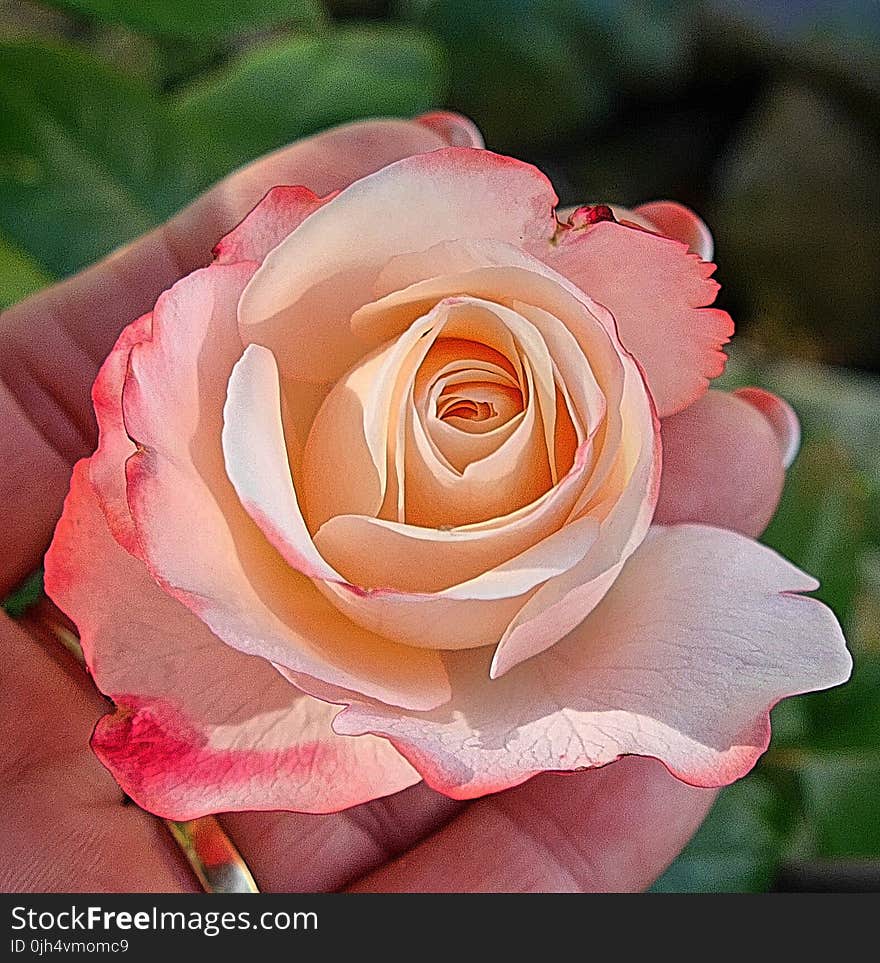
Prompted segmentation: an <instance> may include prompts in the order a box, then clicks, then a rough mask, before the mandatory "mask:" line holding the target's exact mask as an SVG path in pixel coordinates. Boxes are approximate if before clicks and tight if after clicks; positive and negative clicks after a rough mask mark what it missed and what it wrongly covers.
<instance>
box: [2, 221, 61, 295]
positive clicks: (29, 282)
mask: <svg viewBox="0 0 880 963" xmlns="http://www.w3.org/2000/svg"><path fill="white" fill-rule="evenodd" d="M51 281H52V276H51V274H49V273H48V272H47V271H45V270H44V269H43V268H42V267H40V265H39V264H38V263H37V262H36V261H35V260H34V259H33V258H32V257H29V256H28V255H27V254H25V253H24V251H21V250H19V249H18V248H17V247H15V246H14V245H13V244H11V243H10V242H9V241H7V240H6V238H5V237H3V236H2V235H0V308H8V307H9V305H10V304H15V302H16V301H21V300H22V298H26V297H27V296H28V295H29V294H33V293H34V291H38V290H39V289H40V288H42V287H45V286H46V285H47V284H49V283H50V282H51Z"/></svg>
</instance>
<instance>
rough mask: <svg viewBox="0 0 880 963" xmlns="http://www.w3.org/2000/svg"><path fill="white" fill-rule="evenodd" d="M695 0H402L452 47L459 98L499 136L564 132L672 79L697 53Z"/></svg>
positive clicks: (513, 144)
mask: <svg viewBox="0 0 880 963" xmlns="http://www.w3.org/2000/svg"><path fill="white" fill-rule="evenodd" d="M692 8H693V3H692V2H690V0H673V2H660V0H482V2H480V3H473V2H472V0H398V3H397V9H398V11H399V12H400V13H401V15H403V16H404V17H407V18H409V19H411V20H412V21H414V22H415V23H417V24H419V25H420V26H424V27H426V28H427V29H430V30H432V31H434V32H435V33H436V35H437V36H438V37H439V38H440V39H441V40H442V41H443V43H444V44H445V45H446V47H447V50H448V51H449V60H450V65H451V70H452V77H453V93H452V98H451V103H452V105H453V106H455V108H456V109H459V110H463V111H464V112H465V113H467V114H469V115H470V116H472V117H473V119H474V120H475V121H476V122H477V124H478V125H479V126H480V127H481V128H482V129H483V130H484V132H485V134H486V137H487V140H488V142H489V143H490V144H492V145H493V146H495V147H499V148H506V149H515V148H519V147H522V146H524V145H534V144H538V143H542V142H545V141H550V140H553V141H558V140H559V139H560V137H563V136H565V135H566V134H571V133H573V132H575V131H581V130H586V129H589V128H590V127H593V126H595V125H596V124H597V122H599V121H601V120H603V119H604V118H605V117H606V115H607V114H608V112H609V110H610V109H611V107H612V106H613V103H614V100H615V98H616V96H617V95H618V94H621V93H624V92H627V91H643V90H645V89H656V88H657V87H662V88H663V89H664V91H665V92H666V93H667V94H668V92H669V90H670V89H671V87H672V86H673V85H675V84H677V83H678V82H679V81H680V80H682V79H683V78H684V77H685V76H687V74H688V72H689V70H690V66H691V60H692V53H691V46H692V36H691V23H692V16H691V13H692Z"/></svg>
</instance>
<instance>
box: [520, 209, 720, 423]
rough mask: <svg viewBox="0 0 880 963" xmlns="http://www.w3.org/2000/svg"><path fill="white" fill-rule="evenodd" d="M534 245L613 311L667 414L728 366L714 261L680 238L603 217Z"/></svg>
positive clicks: (700, 391)
mask: <svg viewBox="0 0 880 963" xmlns="http://www.w3.org/2000/svg"><path fill="white" fill-rule="evenodd" d="M530 250H532V251H533V253H537V254H538V255H539V256H540V257H541V258H542V259H543V260H544V261H546V262H547V264H548V265H550V267H552V268H553V269H554V270H556V271H558V272H559V273H561V274H563V275H565V277H567V278H569V279H570V280H571V281H573V282H574V283H575V284H577V286H578V287H579V288H581V289H582V290H583V291H584V292H586V294H588V295H589V296H590V297H591V298H593V299H594V300H596V301H598V302H600V303H601V304H603V305H604V306H605V307H606V308H608V310H609V311H611V313H612V314H613V315H614V319H615V321H616V322H617V327H618V330H619V332H620V337H621V340H622V341H623V343H624V345H625V346H626V347H627V348H628V349H629V350H630V351H631V352H632V353H633V355H634V356H635V357H636V359H637V360H638V361H639V363H640V364H641V365H642V367H643V368H644V370H645V375H646V377H647V380H648V385H649V387H650V388H651V392H652V394H653V395H654V399H655V401H656V403H657V410H658V413H659V414H660V416H661V417H665V416H667V415H671V414H674V413H675V412H677V411H681V410H682V409H683V408H685V407H687V405H689V404H692V403H693V402H694V401H696V399H697V398H699V397H700V396H701V395H702V394H704V393H705V391H706V388H707V386H708V382H709V379H711V378H715V377H717V376H718V375H720V374H721V372H722V371H723V370H724V364H725V362H726V356H725V355H724V352H723V351H722V350H721V347H722V345H724V344H725V343H726V342H727V341H728V340H729V338H730V335H731V334H732V333H733V322H732V321H731V319H730V316H729V315H728V314H727V312H725V311H721V310H719V309H717V308H709V307H707V306H708V305H710V304H711V303H712V302H713V301H714V300H715V294H716V292H717V290H718V284H717V282H715V281H713V280H711V278H710V275H711V274H712V272H713V271H714V265H711V264H706V263H705V262H704V261H701V260H700V259H699V257H697V256H696V255H694V254H689V253H687V250H686V246H685V245H684V244H682V243H681V242H679V241H674V240H671V239H669V238H665V237H659V236H658V235H655V234H651V233H649V232H647V231H643V230H640V229H638V228H631V227H625V226H623V225H622V224H617V223H614V222H612V221H602V222H599V223H597V224H593V225H591V226H589V227H586V228H583V229H580V230H568V231H565V232H564V233H563V235H562V237H561V239H560V240H559V241H558V243H557V244H556V245H555V246H551V245H549V244H547V245H545V246H544V247H543V248H541V247H540V246H537V245H532V246H531V247H530Z"/></svg>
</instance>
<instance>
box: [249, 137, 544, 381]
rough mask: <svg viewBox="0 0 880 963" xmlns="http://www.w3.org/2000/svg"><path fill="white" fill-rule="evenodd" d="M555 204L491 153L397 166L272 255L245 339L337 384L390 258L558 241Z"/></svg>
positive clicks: (356, 350) (355, 188)
mask: <svg viewBox="0 0 880 963" xmlns="http://www.w3.org/2000/svg"><path fill="white" fill-rule="evenodd" d="M555 204H556V195H555V194H554V193H553V188H552V186H551V185H550V183H549V181H548V180H547V179H546V177H544V175H543V174H541V173H540V172H539V171H538V170H537V169H536V168H534V167H531V166H530V165H528V164H523V163H521V162H520V161H515V160H512V159H511V158H508V157H502V156H500V155H497V154H492V153H490V152H489V151H485V150H475V149H472V148H455V147H453V148H447V149H444V150H437V151H432V152H430V153H427V154H421V155H417V156H415V157H410V158H407V159H405V160H402V161H399V162H397V163H395V164H390V165H389V166H387V167H385V168H384V169H383V170H381V171H379V172H378V173H376V174H373V175H371V176H369V177H365V178H363V179H362V180H360V181H357V182H356V183H354V184H353V185H352V186H351V187H349V188H347V189H346V190H344V191H342V193H340V194H339V196H338V197H336V198H334V200H332V201H331V202H330V203H329V204H326V205H324V206H323V207H322V208H321V209H320V210H318V211H316V212H315V213H314V214H313V215H312V216H311V217H309V218H308V219H307V220H306V221H304V222H303V224H301V225H300V226H299V227H298V228H297V229H296V230H295V231H294V232H293V233H292V234H291V235H290V236H289V237H288V238H287V239H286V240H285V241H284V242H283V243H282V244H280V245H279V246H278V247H277V248H275V249H274V250H273V251H272V252H271V254H270V255H269V256H268V257H267V258H266V260H265V261H264V263H263V265H262V267H261V268H260V270H259V271H258V272H257V274H256V276H255V277H254V279H253V281H252V283H251V284H249V285H248V288H247V290H246V291H245V294H244V296H243V298H242V301H241V306H240V309H239V324H240V327H241V330H242V334H243V336H244V338H245V340H246V341H247V342H252V341H253V342H258V343H260V344H264V345H265V346H266V347H268V348H270V349H271V350H272V353H273V354H274V355H275V357H276V358H277V360H278V364H279V367H280V368H281V371H282V375H283V377H285V378H288V377H292V378H296V379H299V380H304V381H318V382H326V381H332V380H335V379H336V378H338V377H339V375H341V374H342V373H343V372H344V371H346V370H348V368H350V367H351V366H352V364H354V362H355V361H357V360H358V358H359V357H360V356H361V355H362V354H363V348H362V346H361V345H359V344H358V342H357V339H355V338H352V336H351V332H350V330H349V328H348V326H347V321H348V319H349V318H350V317H351V315H352V314H353V312H354V311H355V310H356V309H357V308H358V307H360V306H361V305H362V304H364V303H365V302H367V301H369V300H371V289H372V285H373V283H374V281H375V278H376V276H377V275H378V273H379V272H380V271H381V270H382V268H383V267H384V265H385V264H386V262H387V261H388V260H389V259H390V258H392V257H394V256H395V255H398V254H402V253H405V252H407V251H412V250H421V249H424V248H426V247H429V246H431V245H433V244H436V243H438V242H440V241H445V240H453V239H455V240H468V239H471V238H497V239H500V240H507V241H511V242H514V243H519V242H521V241H522V240H523V239H524V238H532V239H534V240H535V241H536V242H537V241H538V240H539V239H549V237H550V236H551V235H552V233H553V230H554V229H555V223H556V222H555V219H554V218H553V216H552V211H553V208H554V207H555ZM303 338H306V339H307V343H308V344H309V351H302V350H301V346H302V344H303Z"/></svg>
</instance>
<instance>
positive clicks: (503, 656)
mask: <svg viewBox="0 0 880 963" xmlns="http://www.w3.org/2000/svg"><path fill="white" fill-rule="evenodd" d="M644 402H645V395H644V383H643V381H642V380H641V377H640V376H639V375H638V373H637V372H635V373H634V372H633V371H631V370H630V371H628V373H627V377H626V382H625V389H624V397H623V400H622V404H621V412H622V416H623V418H622V420H623V422H624V426H625V427H624V430H623V433H622V437H621V443H620V444H619V446H618V447H617V448H616V450H615V458H614V462H613V466H612V470H611V471H610V472H609V475H608V477H607V478H606V479H605V480H604V484H601V485H599V486H597V487H592V486H590V487H588V489H587V494H588V496H589V497H588V498H586V499H585V500H583V501H581V502H579V503H578V505H577V506H576V507H575V512H576V513H580V514H581V515H583V516H587V517H591V518H594V519H596V520H597V521H599V522H600V529H599V534H598V536H597V538H596V540H595V543H594V546H593V548H592V550H591V551H590V552H589V553H588V554H587V555H586V556H585V557H584V559H583V560H582V561H581V562H579V563H577V564H576V565H574V566H572V567H571V568H570V569H569V570H568V571H567V572H565V573H564V574H562V575H560V576H559V577H558V578H555V579H552V580H551V581H548V582H547V583H546V584H545V585H542V586H541V587H540V588H539V589H538V590H537V591H536V592H535V594H534V595H533V596H532V597H531V598H530V599H529V600H528V601H527V602H526V604H525V605H524V606H523V607H522V609H520V611H519V612H518V613H517V615H516V617H515V618H514V619H513V620H512V621H511V623H510V625H509V626H508V627H507V629H506V631H505V633H504V635H503V636H502V638H501V640H500V642H499V643H498V647H497V649H496V650H495V654H494V656H493V659H492V664H491V667H490V672H491V675H492V677H493V678H497V677H498V676H501V675H503V674H504V673H505V672H507V671H508V670H509V669H511V668H512V667H513V666H515V665H518V664H519V663H520V662H523V661H524V660H526V659H529V658H531V657H532V656H535V655H537V654H538V653H540V652H543V651H544V650H545V649H547V648H549V647H550V646H552V645H555V644H556V643H557V642H558V641H559V639H561V638H562V637H563V636H564V635H566V634H567V633H568V632H570V631H571V630H572V629H574V628H575V627H576V626H577V625H579V624H580V623H581V622H582V621H583V620H584V619H585V618H586V617H587V615H589V613H590V612H592V611H593V609H594V608H595V607H596V606H597V605H598V604H599V603H600V601H601V600H602V598H603V597H604V595H605V593H606V592H607V591H608V590H609V589H610V588H611V586H612V585H613V584H614V581H615V579H616V578H617V577H618V575H619V573H620V571H621V568H622V566H623V564H624V562H626V560H627V559H628V558H629V557H630V555H631V554H632V553H633V552H634V551H635V550H636V549H637V548H638V546H639V545H640V544H641V542H642V540H643V539H644V537H645V535H646V533H647V531H648V527H649V525H650V524H651V519H652V517H653V515H654V508H655V505H656V503H657V497H658V491H659V486H660V466H661V454H660V432H659V427H660V426H659V423H658V421H657V417H656V414H655V412H654V410H653V408H652V407H651V406H650V404H649V405H647V406H646V405H645V403H644Z"/></svg>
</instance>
